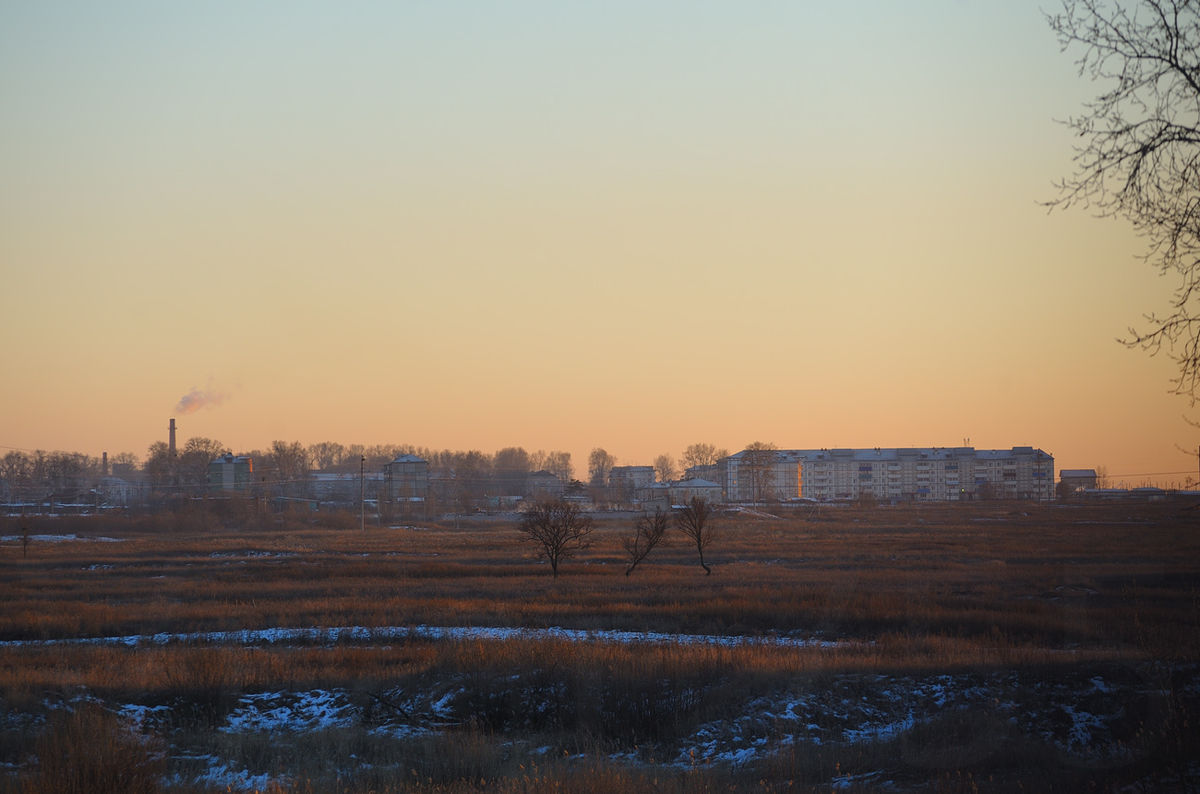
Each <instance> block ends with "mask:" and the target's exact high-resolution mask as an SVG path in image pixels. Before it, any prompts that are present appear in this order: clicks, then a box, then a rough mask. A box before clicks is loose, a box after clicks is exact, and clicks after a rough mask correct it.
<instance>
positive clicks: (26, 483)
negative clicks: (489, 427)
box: [0, 437, 728, 510]
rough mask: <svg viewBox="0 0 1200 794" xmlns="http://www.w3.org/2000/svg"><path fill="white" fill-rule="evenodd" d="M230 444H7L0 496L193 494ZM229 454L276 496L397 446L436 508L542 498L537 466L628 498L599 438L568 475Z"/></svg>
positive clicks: (452, 456)
mask: <svg viewBox="0 0 1200 794" xmlns="http://www.w3.org/2000/svg"><path fill="white" fill-rule="evenodd" d="M233 452H234V450H233V448H232V447H230V446H229V445H227V444H225V443H223V442H221V441H219V440H217V439H212V438H206V437H193V438H190V439H188V440H186V441H185V442H183V444H182V445H181V446H179V447H178V448H177V449H176V452H175V455H174V457H172V455H171V450H170V447H169V446H168V444H167V443H166V442H164V441H156V442H154V443H153V444H151V445H150V447H149V448H148V449H147V450H146V455H145V458H144V459H139V457H138V456H137V455H135V454H134V453H131V452H120V453H117V454H115V455H112V456H110V457H109V458H108V469H107V471H105V470H104V467H103V464H102V461H101V459H100V458H95V457H91V456H88V455H83V454H79V453H72V452H44V451H34V452H27V451H20V450H13V451H10V452H8V453H6V454H5V455H4V456H3V457H2V458H0V501H8V502H13V501H20V500H27V501H36V500H43V499H50V498H53V499H57V500H68V501H69V500H71V499H76V498H81V497H80V496H79V495H80V494H82V493H84V492H88V491H89V490H95V489H96V488H97V487H98V486H99V485H100V484H101V480H103V479H104V478H105V477H106V476H108V477H110V478H113V479H114V480H125V481H129V482H132V483H136V484H137V485H138V486H139V487H141V488H144V489H148V490H149V491H151V492H155V493H160V494H168V495H170V494H177V495H183V496H186V495H195V494H200V493H203V492H205V491H207V489H208V487H209V479H208V478H209V465H210V464H211V463H212V461H213V460H215V459H217V458H219V457H221V456H223V455H226V454H232V453H233ZM236 454H237V455H239V456H246V457H249V458H251V459H252V460H253V475H252V481H253V484H254V485H255V486H256V487H258V488H260V489H267V490H268V491H269V493H270V494H271V495H278V496H293V497H304V496H307V495H308V494H309V492H310V491H311V489H310V488H309V487H308V486H309V485H310V484H311V482H312V479H313V478H312V474H313V473H314V472H321V473H325V474H341V475H347V476H349V475H357V474H358V473H359V472H360V471H364V470H365V471H366V472H368V473H370V474H371V475H373V476H377V475H378V473H379V472H380V471H382V470H383V468H384V466H385V465H386V464H387V463H389V462H391V461H394V460H395V459H396V458H398V457H400V456H403V455H415V456H417V457H419V458H422V459H423V460H425V461H427V462H428V464H429V476H430V498H431V500H433V501H434V502H436V506H437V507H438V509H443V510H466V509H469V508H470V507H471V506H473V505H478V504H480V503H481V502H484V501H486V500H488V499H494V498H496V497H514V496H525V497H528V496H533V497H535V498H541V497H545V496H546V495H547V494H542V493H538V492H537V483H538V482H544V481H545V478H541V479H540V480H539V479H538V478H535V477H532V476H531V475H534V474H536V473H539V472H547V473H548V474H550V475H553V478H554V480H555V481H557V483H561V490H557V491H556V492H555V493H554V494H552V495H553V496H564V495H565V496H580V497H584V496H586V497H588V498H590V499H592V500H593V501H595V502H597V503H611V502H614V501H619V500H624V501H628V499H629V498H630V496H631V495H630V494H629V493H624V492H623V493H620V494H618V493H615V492H613V491H611V490H610V489H609V487H608V485H609V476H610V474H611V473H612V470H613V467H614V466H616V464H617V458H616V456H615V455H612V454H610V453H609V452H607V451H606V450H604V449H603V448H600V447H597V448H595V449H593V450H592V451H591V454H590V455H589V456H588V466H587V480H586V482H583V481H580V480H578V479H576V477H575V466H574V463H573V461H572V459H571V453H569V452H565V451H562V450H549V451H547V450H541V449H539V450H536V451H532V452H530V451H527V450H526V449H525V448H524V447H519V446H516V447H505V448H503V449H500V450H497V451H496V452H494V453H486V452H482V451H480V450H450V449H431V448H428V447H419V446H414V445H410V444H373V445H363V444H341V443H338V442H335V441H321V442H317V443H314V444H308V445H304V444H301V443H300V442H298V441H283V440H276V441H273V442H272V443H271V445H270V446H269V447H267V448H265V449H251V450H242V451H238V452H236ZM726 455H728V451H727V450H724V449H718V448H717V447H715V446H713V445H711V444H703V443H698V444H692V445H690V446H688V447H687V448H686V449H685V450H684V451H683V453H682V455H681V456H680V458H679V463H678V464H677V463H676V461H675V458H674V457H673V456H672V455H670V454H666V453H664V454H662V455H659V456H658V457H657V458H656V459H655V461H654V470H655V472H656V475H657V477H658V480H659V481H666V480H671V479H674V478H675V477H678V476H680V474H681V467H682V468H683V469H688V468H692V467H696V466H710V465H713V464H715V463H716V462H717V461H718V460H720V459H721V458H722V457H725V456H726ZM87 498H89V499H90V498H93V497H92V496H88V497H87Z"/></svg>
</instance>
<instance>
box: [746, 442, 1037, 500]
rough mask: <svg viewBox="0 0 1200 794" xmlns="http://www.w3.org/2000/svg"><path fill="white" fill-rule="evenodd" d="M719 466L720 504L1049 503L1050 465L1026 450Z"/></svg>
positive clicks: (818, 452) (819, 455) (809, 454)
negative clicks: (721, 473)
mask: <svg viewBox="0 0 1200 794" xmlns="http://www.w3.org/2000/svg"><path fill="white" fill-rule="evenodd" d="M723 463H724V471H725V478H724V486H725V496H726V499H728V500H729V501H735V502H739V501H765V500H770V499H779V500H785V499H794V498H796V497H798V496H799V497H804V498H808V499H817V500H821V501H828V500H835V499H858V498H861V497H863V496H869V497H873V498H875V499H878V500H883V501H912V500H915V501H931V502H947V501H959V500H967V499H983V498H1008V499H1051V498H1053V496H1054V458H1053V457H1052V456H1051V455H1049V454H1048V453H1046V452H1043V451H1042V450H1040V449H1034V448H1033V447H1013V448H1012V449H975V448H974V447H928V448H890V449H884V448H878V447H877V448H874V449H788V450H774V451H771V452H769V453H764V452H763V451H761V450H757V451H756V450H743V451H742V452H739V453H737V454H736V455H731V456H730V457H728V458H726V459H725V460H724V461H723Z"/></svg>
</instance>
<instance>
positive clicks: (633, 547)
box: [621, 507, 670, 576]
mask: <svg viewBox="0 0 1200 794" xmlns="http://www.w3.org/2000/svg"><path fill="white" fill-rule="evenodd" d="M669 518H670V515H669V514H668V513H664V512H663V511H662V509H661V508H658V507H656V508H654V515H650V514H649V513H647V514H644V515H642V516H639V517H638V520H637V521H635V522H634V524H633V535H631V536H627V537H624V538H621V546H622V547H623V548H624V549H625V554H626V555H628V557H629V567H627V568H626V569H625V575H626V576H628V575H629V574H631V573H633V569H634V568H636V567H638V563H640V562H641V561H642V560H644V559H646V557H647V556H649V554H650V552H652V551H654V548H655V547H656V546H658V545H659V544H661V543H662V542H663V540H664V539H665V538H666V534H667V526H668V525H669V524H670V521H669Z"/></svg>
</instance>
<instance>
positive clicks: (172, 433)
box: [168, 419, 175, 459]
mask: <svg viewBox="0 0 1200 794" xmlns="http://www.w3.org/2000/svg"><path fill="white" fill-rule="evenodd" d="M168 446H169V447H170V454H171V458H172V459H174V457H175V420H174V419H172V420H171V443H170V444H169V445H168Z"/></svg>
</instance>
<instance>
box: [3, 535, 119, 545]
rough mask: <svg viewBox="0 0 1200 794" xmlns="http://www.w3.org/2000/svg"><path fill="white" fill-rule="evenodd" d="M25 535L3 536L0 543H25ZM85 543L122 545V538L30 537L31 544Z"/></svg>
mask: <svg viewBox="0 0 1200 794" xmlns="http://www.w3.org/2000/svg"><path fill="white" fill-rule="evenodd" d="M24 539H25V536H24V535H3V536H0V543H16V542H18V541H23V540H24ZM76 540H78V541H84V542H87V543H120V542H121V541H122V538H103V537H100V538H81V537H79V536H78V535H30V536H29V542H30V543H69V542H71V541H76Z"/></svg>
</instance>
